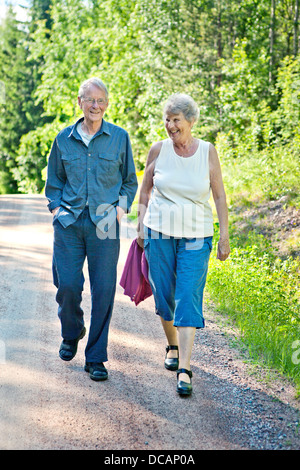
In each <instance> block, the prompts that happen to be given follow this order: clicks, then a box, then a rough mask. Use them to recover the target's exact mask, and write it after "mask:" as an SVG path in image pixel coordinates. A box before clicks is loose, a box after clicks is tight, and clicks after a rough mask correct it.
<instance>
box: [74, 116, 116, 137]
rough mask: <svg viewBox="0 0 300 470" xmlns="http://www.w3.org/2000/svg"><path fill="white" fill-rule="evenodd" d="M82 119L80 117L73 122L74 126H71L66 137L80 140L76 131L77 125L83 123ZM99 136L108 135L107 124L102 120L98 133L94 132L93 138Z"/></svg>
mask: <svg viewBox="0 0 300 470" xmlns="http://www.w3.org/2000/svg"><path fill="white" fill-rule="evenodd" d="M83 119H84V118H83V117H81V118H80V119H78V121H76V122H75V124H73V125H72V126H71V131H70V134H69V135H68V137H72V136H74V137H75V139H81V137H80V135H79V134H78V131H77V125H78V124H79V123H80V122H83ZM101 134H107V135H110V130H109V125H108V122H106V121H105V120H104V119H102V124H101V127H100V129H99V131H98V132H96V134H95V135H94V136H93V137H96V136H98V135H101Z"/></svg>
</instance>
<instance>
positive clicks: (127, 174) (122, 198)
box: [118, 134, 138, 215]
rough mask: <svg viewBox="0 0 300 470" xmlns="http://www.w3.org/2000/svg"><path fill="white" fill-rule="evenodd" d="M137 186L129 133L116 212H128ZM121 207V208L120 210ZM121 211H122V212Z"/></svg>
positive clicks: (124, 152)
mask: <svg viewBox="0 0 300 470" xmlns="http://www.w3.org/2000/svg"><path fill="white" fill-rule="evenodd" d="M137 188H138V183H137V177H136V171H135V165H134V161H133V155H132V148H131V143H130V139H129V135H128V134H126V141H125V148H124V151H123V166H122V186H121V189H120V194H119V204H118V206H119V209H118V214H119V215H123V213H124V212H125V213H128V212H130V208H131V205H132V203H133V200H134V198H135V195H136V192H137ZM120 209H121V210H120ZM122 211H123V213H122Z"/></svg>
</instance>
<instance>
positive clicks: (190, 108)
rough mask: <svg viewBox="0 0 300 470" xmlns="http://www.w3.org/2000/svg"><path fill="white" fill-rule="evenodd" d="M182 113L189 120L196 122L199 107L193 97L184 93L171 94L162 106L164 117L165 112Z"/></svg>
mask: <svg viewBox="0 0 300 470" xmlns="http://www.w3.org/2000/svg"><path fill="white" fill-rule="evenodd" d="M179 113H182V114H183V115H184V117H185V119H186V120H187V121H189V122H193V121H194V122H196V121H197V120H198V118H199V108H198V105H197V103H196V102H195V101H194V100H193V98H192V97H191V96H189V95H186V94H184V93H175V94H174V95H171V96H170V97H169V98H168V100H167V102H166V104H165V106H164V117H165V115H166V114H179Z"/></svg>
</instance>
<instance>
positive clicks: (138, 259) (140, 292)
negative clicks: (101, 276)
mask: <svg viewBox="0 0 300 470" xmlns="http://www.w3.org/2000/svg"><path fill="white" fill-rule="evenodd" d="M120 286H121V287H123V289H124V295H128V296H129V297H130V299H131V300H132V301H133V302H134V303H135V305H138V304H139V303H140V302H142V301H143V300H145V299H147V297H150V296H151V295H152V291H151V287H150V284H149V280H148V263H147V260H146V257H145V253H144V250H143V249H142V248H141V247H140V246H139V245H138V243H137V240H136V239H135V240H133V242H132V244H131V246H130V249H129V252H128V255H127V259H126V262H125V265H124V269H123V273H122V276H121V279H120Z"/></svg>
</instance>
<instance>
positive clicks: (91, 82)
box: [78, 77, 108, 99]
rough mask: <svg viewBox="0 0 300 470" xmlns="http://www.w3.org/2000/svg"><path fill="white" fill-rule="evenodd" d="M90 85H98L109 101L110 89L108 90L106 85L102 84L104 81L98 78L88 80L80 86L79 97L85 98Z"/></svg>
mask: <svg viewBox="0 0 300 470" xmlns="http://www.w3.org/2000/svg"><path fill="white" fill-rule="evenodd" d="M90 85H96V86H97V87H98V88H100V89H101V90H103V91H104V93H105V98H106V99H108V89H107V87H106V86H105V85H104V83H103V82H102V80H100V78H98V77H92V78H88V79H87V80H85V81H84V82H83V83H82V84H81V85H80V88H79V91H78V96H79V97H80V98H83V97H84V96H85V91H86V89H87V88H88V87H89V86H90Z"/></svg>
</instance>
